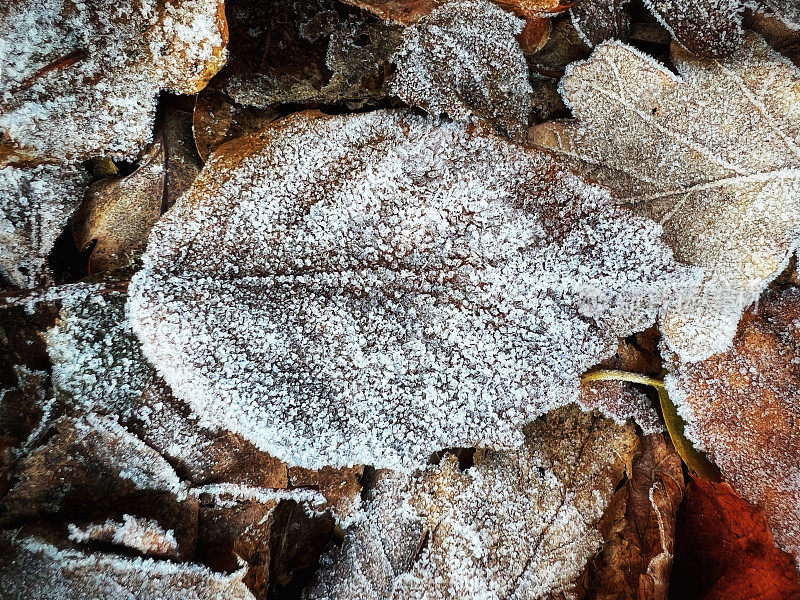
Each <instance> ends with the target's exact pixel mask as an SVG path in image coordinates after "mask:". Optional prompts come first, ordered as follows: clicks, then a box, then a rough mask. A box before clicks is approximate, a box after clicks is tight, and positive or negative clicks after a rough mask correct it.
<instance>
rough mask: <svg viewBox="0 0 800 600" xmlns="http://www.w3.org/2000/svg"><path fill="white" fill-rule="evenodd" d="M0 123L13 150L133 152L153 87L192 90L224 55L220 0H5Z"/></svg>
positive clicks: (140, 141) (146, 133) (86, 154)
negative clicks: (76, 0) (129, 0)
mask: <svg viewBox="0 0 800 600" xmlns="http://www.w3.org/2000/svg"><path fill="white" fill-rule="evenodd" d="M0 32H2V33H1V34H0V42H2V45H3V47H4V48H5V53H4V65H3V84H2V86H1V87H0V131H3V132H4V133H5V135H6V137H7V138H8V140H6V139H4V143H5V142H7V141H9V140H10V142H12V143H13V146H14V147H16V148H18V149H19V151H20V152H23V153H25V154H28V155H31V156H37V157H50V158H55V159H60V160H64V159H67V160H70V161H80V160H86V159H88V158H91V157H92V156H97V155H102V154H107V153H113V154H115V155H118V156H121V157H127V158H132V157H134V156H136V154H137V153H138V152H139V150H141V149H142V148H143V147H144V146H145V144H146V143H147V142H149V141H150V137H151V134H152V126H153V120H154V117H155V99H156V96H157V95H158V93H159V91H160V90H171V91H174V92H176V93H185V94H193V93H196V92H198V91H199V90H201V89H202V88H203V87H204V86H205V84H206V83H207V82H208V80H209V79H210V78H211V76H212V75H214V74H215V73H216V72H217V71H218V70H219V69H220V67H222V65H223V64H224V63H225V45H226V43H227V26H226V23H225V13H224V3H223V2H222V0H168V1H166V2H161V1H158V0H133V1H132V2H126V3H123V4H120V3H118V2H114V1H112V0H87V1H86V2H80V3H71V2H47V3H41V2H37V1H35V0H23V1H21V2H6V3H4V5H3V7H2V8H0Z"/></svg>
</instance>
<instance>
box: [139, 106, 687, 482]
mask: <svg viewBox="0 0 800 600" xmlns="http://www.w3.org/2000/svg"><path fill="white" fill-rule="evenodd" d="M224 148H225V151H224V152H222V153H221V154H217V155H216V156H215V157H213V158H212V160H211V161H210V162H209V163H207V164H206V167H205V169H204V170H203V172H202V173H201V175H200V177H199V178H198V180H197V181H196V182H195V185H194V186H193V188H192V190H191V191H190V192H189V193H187V194H186V195H185V196H183V197H182V198H181V199H180V200H179V201H178V203H177V204H176V205H175V207H174V208H173V209H172V210H171V211H169V212H168V213H167V214H166V215H165V216H164V217H163V218H162V220H161V221H160V222H159V223H158V224H157V225H156V227H155V228H154V229H153V233H152V235H151V238H150V242H149V245H148V250H147V252H146V253H145V256H144V267H143V269H142V270H141V271H140V272H139V273H137V275H136V276H135V277H134V279H133V280H132V282H131V285H130V288H129V291H130V300H129V305H128V306H129V311H130V316H131V319H132V325H133V328H134V331H135V332H136V334H137V335H138V336H139V338H140V340H141V341H142V347H143V350H144V353H145V355H146V356H147V357H148V359H149V360H150V361H151V362H152V363H153V364H154V365H155V367H156V368H157V369H158V371H159V373H160V374H161V375H162V376H163V377H164V379H165V380H166V381H167V383H168V384H169V385H170V387H171V388H172V390H173V391H174V393H175V395H176V396H177V397H178V398H180V399H182V400H184V401H186V402H187V404H189V405H190V406H191V407H192V409H193V410H194V412H195V413H196V414H197V415H198V417H199V419H200V423H201V424H205V425H207V426H209V427H211V428H218V427H223V428H226V429H229V430H231V431H233V432H236V433H239V434H241V435H243V436H244V437H245V438H247V439H248V440H250V441H251V442H253V443H254V444H255V445H257V446H258V447H259V448H261V449H263V450H266V451H268V452H269V453H270V454H273V455H274V456H277V457H278V458H281V459H283V460H285V461H286V462H288V463H289V464H290V465H298V466H304V467H309V468H316V467H321V466H325V465H331V466H347V465H351V464H375V465H377V466H380V467H392V468H398V469H409V468H412V467H413V466H414V465H419V464H424V463H425V461H426V460H427V458H428V457H429V456H430V455H431V454H432V453H433V452H435V451H437V450H439V449H441V448H452V447H471V446H474V445H479V444H480V445H488V446H490V447H496V448H497V447H510V446H518V445H519V444H520V443H521V442H522V432H521V428H522V425H523V424H524V423H526V422H528V421H530V420H531V419H533V418H535V417H536V416H538V415H541V414H543V413H545V412H547V411H548V410H550V409H552V408H555V407H558V406H562V405H564V404H567V403H569V402H572V401H574V400H576V399H577V396H578V391H579V385H578V378H579V375H580V374H581V373H582V372H583V371H585V370H586V369H587V368H589V367H590V366H592V365H593V364H596V363H597V362H599V360H602V358H604V357H606V356H608V355H610V354H613V352H614V349H615V348H616V346H617V337H618V336H624V335H627V334H629V333H632V332H634V331H637V330H640V329H644V328H646V327H647V326H648V325H649V324H650V323H651V322H652V320H653V319H654V318H655V316H656V313H657V310H658V306H659V304H660V303H661V302H662V301H663V299H664V297H665V296H667V295H668V294H670V293H671V292H672V289H673V288H674V287H675V286H676V285H679V282H681V281H683V280H684V279H685V278H687V277H688V275H689V272H688V271H686V270H685V269H684V268H683V267H680V266H676V264H675V263H674V262H673V259H672V256H671V253H670V252H669V251H668V250H667V249H666V248H665V247H664V246H663V245H662V244H661V243H660V241H659V235H660V233H661V231H660V228H659V227H658V226H657V225H655V224H654V223H652V222H650V221H647V220H645V219H640V218H638V217H634V216H632V215H631V214H630V213H628V212H627V211H625V210H622V209H620V208H618V207H617V206H616V205H615V203H614V202H613V200H612V199H611V198H610V197H609V196H608V194H607V193H606V192H605V191H604V190H602V189H601V188H599V187H595V186H590V185H587V184H585V183H583V182H582V181H581V180H580V179H578V178H577V177H575V176H573V175H572V174H570V173H568V172H566V171H563V170H561V168H560V167H559V166H558V165H557V164H556V163H555V162H554V161H553V160H552V159H551V158H549V157H548V156H547V155H544V154H542V153H539V152H538V151H535V150H531V149H526V148H524V147H521V146H518V145H515V144H512V143H510V142H507V141H505V140H503V139H502V138H499V137H495V136H492V135H489V134H487V133H483V132H481V131H478V130H475V129H472V128H464V127H462V126H460V125H458V124H455V123H442V124H439V125H436V124H434V122H433V121H431V120H429V119H425V118H423V117H419V116H416V115H414V114H412V113H410V112H406V111H391V112H384V111H381V112H371V113H364V114H357V115H348V116H338V117H320V118H317V119H315V118H314V117H313V116H312V115H309V114H300V115H297V116H294V117H291V118H288V119H285V120H282V121H279V122H277V123H276V124H274V126H271V127H269V128H267V129H266V130H264V131H263V132H262V133H260V134H256V135H251V136H248V137H246V138H243V139H242V140H241V141H239V142H231V143H229V144H227V145H226V146H225V147H224Z"/></svg>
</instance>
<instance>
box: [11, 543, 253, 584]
mask: <svg viewBox="0 0 800 600" xmlns="http://www.w3.org/2000/svg"><path fill="white" fill-rule="evenodd" d="M243 575H244V570H239V571H236V572H234V573H232V574H230V575H225V574H221V573H215V572H213V571H211V570H210V569H208V568H206V567H202V566H200V565H193V564H186V563H184V564H178V563H173V562H170V561H166V560H164V561H159V560H153V559H151V558H129V557H125V556H119V555H115V554H108V553H104V552H92V553H91V554H88V553H85V552H81V551H78V550H70V549H64V550H62V549H59V548H57V547H56V546H54V545H52V544H50V543H48V542H45V541H42V540H39V539H37V538H35V537H26V536H23V535H21V534H20V533H19V532H16V531H3V532H2V533H0V590H2V594H3V598H7V599H8V600H86V599H87V598H103V599H106V600H118V599H119V600H122V599H123V598H125V599H127V598H136V599H137V600H254V598H253V595H252V594H251V593H250V592H249V591H248V589H247V587H246V586H245V584H244V583H243V582H242V577H243Z"/></svg>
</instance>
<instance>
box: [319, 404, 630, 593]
mask: <svg viewBox="0 0 800 600" xmlns="http://www.w3.org/2000/svg"><path fill="white" fill-rule="evenodd" d="M635 447H636V436H635V434H634V431H633V427H632V426H625V427H621V426H618V425H615V424H614V423H613V422H612V421H609V420H606V419H602V418H598V417H596V416H592V415H591V414H587V413H583V412H581V411H580V410H578V409H577V407H574V406H572V407H567V408H562V409H559V410H558V411H555V412H554V413H551V414H549V415H547V416H546V417H545V418H544V419H542V420H537V421H535V422H534V423H533V424H531V425H530V426H529V427H528V429H527V430H526V438H525V443H524V445H523V446H522V447H521V448H519V449H517V450H511V451H501V452H493V451H487V452H485V453H483V454H478V455H477V456H476V460H475V466H474V467H472V468H470V469H468V470H467V471H465V472H461V471H459V469H458V460H457V459H456V458H455V456H453V455H452V454H448V455H446V457H445V458H444V459H443V460H442V462H441V464H439V465H437V466H431V467H428V468H426V469H425V470H424V471H423V472H422V473H421V474H419V475H412V476H409V475H404V474H400V473H395V472H389V471H383V472H380V473H379V474H378V480H377V484H376V486H375V487H374V488H373V489H372V490H371V491H370V495H369V498H368V500H367V503H366V506H365V508H364V514H363V516H362V518H361V520H360V521H359V522H358V523H357V524H356V525H354V526H352V527H351V528H350V529H349V530H348V531H347V532H346V534H345V541H344V545H343V546H342V548H341V549H339V550H338V551H336V552H334V553H333V554H332V555H331V556H328V557H327V560H326V561H325V563H326V564H325V566H324V567H323V569H322V571H321V572H320V574H319V575H318V580H317V582H316V583H315V585H314V586H312V588H311V589H310V590H309V592H308V593H307V596H306V598H307V599H308V600H322V599H325V600H347V599H350V598H352V599H354V600H355V599H359V600H360V599H364V600H366V599H371V598H374V599H376V600H377V599H379V598H381V599H382V598H393V599H394V598H422V597H424V598H428V599H431V600H434V599H439V598H441V599H446V598H464V599H465V600H472V599H478V598H486V599H498V598H509V599H510V598H519V599H522V598H530V599H534V598H540V597H542V596H543V595H545V594H547V593H549V592H560V591H566V590H568V589H569V588H570V586H571V585H572V584H573V583H574V580H575V579H576V578H577V576H578V575H579V574H580V573H581V571H582V570H583V568H584V566H585V564H586V562H587V560H588V559H589V558H590V557H591V555H592V554H593V553H594V552H595V551H596V550H597V549H598V548H599V547H600V544H601V541H602V540H601V537H600V534H599V533H598V531H597V529H596V525H597V523H598V521H599V520H600V518H601V516H602V515H603V511H604V510H605V508H606V506H607V505H608V503H609V501H610V500H611V497H612V496H613V494H614V486H615V485H616V484H617V482H618V481H619V480H620V479H621V478H622V475H623V472H624V469H625V463H626V462H627V461H628V460H630V458H631V457H632V455H633V451H634V449H635Z"/></svg>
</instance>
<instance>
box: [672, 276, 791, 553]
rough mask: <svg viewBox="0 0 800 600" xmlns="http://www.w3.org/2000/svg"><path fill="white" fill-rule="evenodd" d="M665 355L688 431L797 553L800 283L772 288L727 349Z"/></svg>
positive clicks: (777, 536) (778, 538)
mask: <svg viewBox="0 0 800 600" xmlns="http://www.w3.org/2000/svg"><path fill="white" fill-rule="evenodd" d="M667 358H668V359H669V360H668V367H669V369H670V375H669V376H668V378H667V388H668V390H669V395H670V397H671V398H672V399H673V400H674V402H675V404H676V405H677V406H678V409H679V411H680V413H681V415H682V416H683V418H684V420H685V421H686V434H687V436H688V437H689V439H691V440H692V442H694V444H695V445H696V446H697V447H699V448H701V449H704V450H706V451H707V452H708V453H709V455H710V456H711V458H712V459H713V461H714V462H715V463H716V464H717V465H718V466H719V468H720V470H721V471H722V475H723V476H724V478H725V480H726V481H727V482H729V483H730V484H731V486H732V487H733V489H734V490H735V491H736V492H738V493H739V494H741V495H742V496H743V497H744V498H745V499H746V500H748V501H749V502H752V503H754V504H756V503H757V504H759V505H760V506H762V507H763V509H764V513H765V515H766V518H767V521H768V522H769V524H770V526H771V527H772V531H773V533H774V534H775V540H776V541H777V542H778V545H779V546H780V547H781V548H783V549H785V550H787V551H788V552H791V553H793V554H794V555H795V557H800V463H798V460H797V449H798V447H800V431H798V428H797V423H798V422H800V405H798V402H797V394H798V389H800V370H799V369H798V366H797V365H798V363H800V291H798V289H797V288H789V289H787V290H785V291H770V292H767V293H766V294H765V295H764V297H763V298H762V299H761V301H760V302H759V304H758V309H757V310H753V311H750V312H748V313H746V314H745V316H744V317H743V319H742V323H741V325H740V327H739V332H738V333H737V335H736V338H735V339H734V342H733V347H732V348H731V349H730V350H729V351H728V352H725V353H722V354H718V355H716V356H712V357H711V358H709V359H708V360H705V361H702V362H698V363H684V362H681V361H680V360H679V359H678V358H677V357H676V356H674V355H668V357H667Z"/></svg>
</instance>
